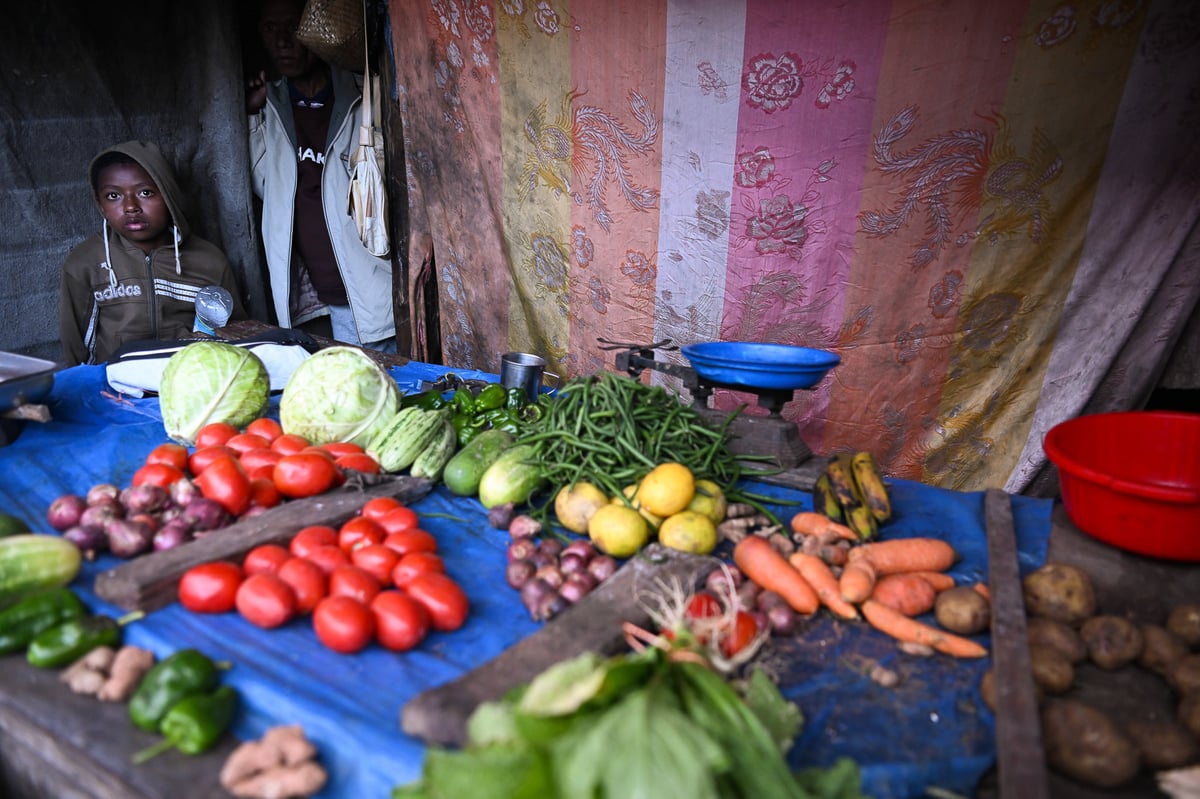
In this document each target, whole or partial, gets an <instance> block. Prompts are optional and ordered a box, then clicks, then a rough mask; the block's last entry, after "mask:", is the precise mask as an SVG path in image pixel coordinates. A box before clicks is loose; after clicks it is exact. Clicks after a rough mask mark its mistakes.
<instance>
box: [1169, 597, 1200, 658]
mask: <svg viewBox="0 0 1200 799" xmlns="http://www.w3.org/2000/svg"><path fill="white" fill-rule="evenodd" d="M1167 629H1168V630H1170V631H1171V632H1172V633H1174V634H1175V635H1177V636H1179V638H1180V639H1181V640H1182V641H1183V642H1184V643H1185V644H1186V645H1187V646H1188V648H1190V649H1195V648H1197V647H1200V605H1197V604H1194V603H1190V604H1187V605H1177V606H1176V607H1175V608H1174V609H1172V611H1171V613H1170V615H1168V616H1167Z"/></svg>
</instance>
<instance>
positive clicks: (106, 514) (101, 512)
mask: <svg viewBox="0 0 1200 799" xmlns="http://www.w3.org/2000/svg"><path fill="white" fill-rule="evenodd" d="M124 516H125V512H124V511H123V510H122V509H121V505H120V504H119V503H118V502H117V501H116V500H115V499H108V500H101V501H100V502H97V503H96V504H94V505H88V506H87V509H86V510H84V512H83V513H81V514H80V515H79V523H80V524H82V525H83V526H84V527H99V528H101V529H104V528H105V527H107V526H108V523H109V522H110V521H112V520H113V519H120V518H123V517H124Z"/></svg>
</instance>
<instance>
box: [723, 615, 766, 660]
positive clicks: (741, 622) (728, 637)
mask: <svg viewBox="0 0 1200 799" xmlns="http://www.w3.org/2000/svg"><path fill="white" fill-rule="evenodd" d="M757 634H758V623H757V622H756V621H754V617H753V616H751V615H750V614H749V613H747V612H746V611H744V610H739V611H738V612H737V618H736V620H735V621H734V623H733V626H732V628H728V629H725V630H723V631H722V632H721V654H722V655H724V656H725V657H733V656H734V655H736V654H737V653H738V652H740V651H742V650H743V649H744V648H745V647H746V644H748V643H750V642H751V641H753V640H754V636H755V635H757Z"/></svg>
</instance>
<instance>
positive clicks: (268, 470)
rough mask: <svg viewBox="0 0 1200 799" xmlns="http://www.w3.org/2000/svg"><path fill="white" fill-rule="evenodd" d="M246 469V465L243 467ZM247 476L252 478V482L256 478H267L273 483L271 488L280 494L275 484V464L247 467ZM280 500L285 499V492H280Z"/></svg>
mask: <svg viewBox="0 0 1200 799" xmlns="http://www.w3.org/2000/svg"><path fill="white" fill-rule="evenodd" d="M242 468H243V469H245V468H246V467H244V466H243V467H242ZM246 476H247V477H249V478H250V482H254V481H255V480H266V481H267V482H268V483H270V484H271V488H273V489H275V493H276V494H279V489H278V488H277V487H276V486H275V466H274V464H265V465H263V466H255V467H254V468H253V469H246ZM279 501H280V502H282V501H283V494H279Z"/></svg>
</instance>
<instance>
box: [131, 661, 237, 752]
mask: <svg viewBox="0 0 1200 799" xmlns="http://www.w3.org/2000/svg"><path fill="white" fill-rule="evenodd" d="M220 676H221V666H219V665H218V664H216V663H214V662H213V661H212V660H211V659H209V657H208V656H207V655H205V654H204V653H203V652H200V651H199V650H196V649H180V650H177V651H176V652H174V653H172V654H171V655H169V656H168V657H166V658H164V659H162V660H160V661H159V662H158V663H156V664H154V667H153V668H151V669H150V671H148V672H146V675H145V676H144V677H142V680H141V682H139V683H138V687H137V690H136V691H134V693H133V696H132V697H130V699H129V718H130V719H131V720H132V721H133V723H134V724H135V725H137V726H138V727H140V728H142V729H143V730H145V731H146V732H158V731H159V726H160V725H161V723H162V720H163V717H164V716H166V714H167V711H168V710H170V709H171V708H172V707H174V706H175V705H176V704H177V703H179V702H180V701H181V700H182V699H184V698H186V697H188V696H191V695H192V694H202V693H208V692H210V691H212V690H213V689H214V688H215V687H216V686H217V683H218V682H219V680H220Z"/></svg>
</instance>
